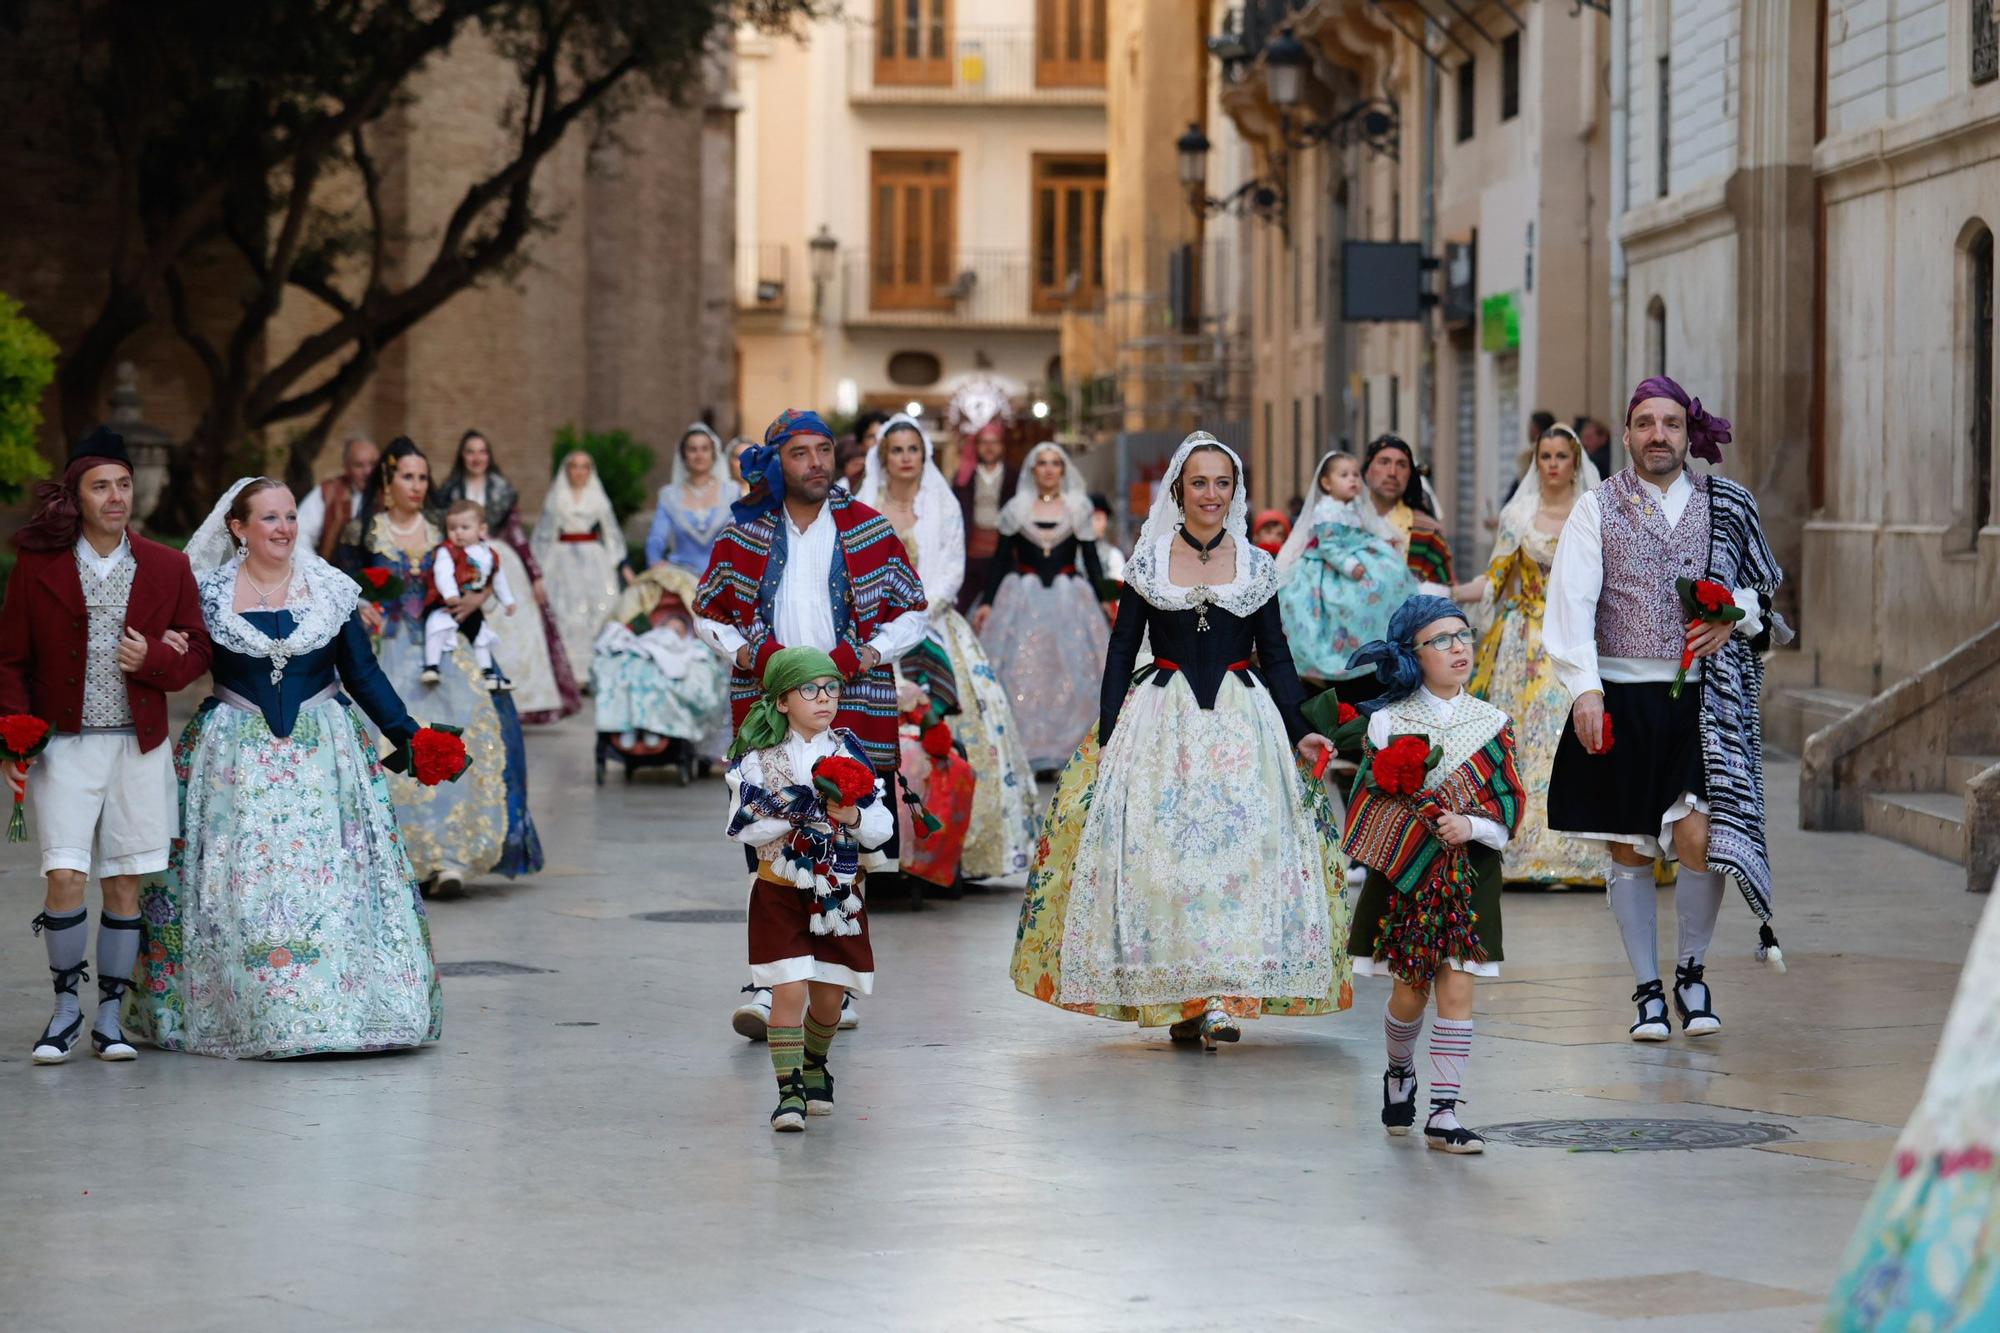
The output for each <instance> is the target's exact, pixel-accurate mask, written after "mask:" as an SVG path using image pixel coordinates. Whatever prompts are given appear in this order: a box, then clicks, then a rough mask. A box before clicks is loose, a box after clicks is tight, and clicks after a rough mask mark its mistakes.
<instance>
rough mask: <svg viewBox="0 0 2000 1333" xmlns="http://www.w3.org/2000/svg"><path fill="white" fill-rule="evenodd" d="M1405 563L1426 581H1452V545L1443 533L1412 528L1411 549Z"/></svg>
mask: <svg viewBox="0 0 2000 1333" xmlns="http://www.w3.org/2000/svg"><path fill="white" fill-rule="evenodd" d="M1404 563H1405V564H1407V565H1409V567H1410V572H1411V573H1412V574H1415V575H1416V576H1417V577H1418V578H1419V579H1421V580H1423V581H1424V582H1425V583H1443V584H1449V583H1450V582H1451V545H1450V543H1448V542H1446V541H1445V539H1444V534H1442V533H1437V532H1426V531H1424V530H1423V529H1422V528H1413V529H1411V530H1410V550H1409V554H1408V555H1407V556H1406V557H1405V560H1404Z"/></svg>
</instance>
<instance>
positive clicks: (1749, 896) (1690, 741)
mask: <svg viewBox="0 0 2000 1333" xmlns="http://www.w3.org/2000/svg"><path fill="white" fill-rule="evenodd" d="M1729 441H1730V434H1729V423H1728V422H1727V421H1725V420H1723V419H1722V418H1720V417H1716V416H1711V415H1710V414H1709V413H1707V412H1705V411H1703V410H1702V406H1701V400H1700V399H1698V398H1691V397H1689V395H1688V393H1687V391H1686V390H1684V389H1682V388H1681V386H1680V385H1678V384H1676V383H1674V382H1673V381H1672V380H1670V379H1667V378H1666V377H1665V376H1655V377H1654V378H1651V379H1648V380H1646V381H1645V382H1644V383H1643V384H1641V385H1640V386H1639V387H1638V388H1637V389H1636V390H1634V391H1633V394H1632V400H1631V402H1630V404H1628V405H1627V407H1626V409H1625V449H1626V452H1627V454H1628V455H1629V456H1630V458H1631V466H1630V467H1628V468H1626V469H1624V470H1623V471H1621V472H1618V473H1616V474H1615V475H1613V476H1612V477H1610V478H1609V479H1608V480H1607V481H1605V483H1604V484H1603V485H1602V486H1600V487H1598V488H1597V490H1595V491H1592V492H1589V493H1587V494H1585V495H1582V496H1580V497H1578V499H1577V502H1576V507H1575V508H1574V509H1572V510H1571V511H1570V516H1569V522H1568V524H1567V525H1565V526H1564V528H1563V532H1562V537H1561V539H1560V540H1559V541H1558V542H1557V545H1556V555H1555V564H1554V566H1553V568H1552V569H1551V570H1550V573H1549V590H1548V613H1547V616H1546V619H1545V621H1544V623H1543V627H1542V643H1543V646H1544V647H1545V648H1546V649H1547V650H1548V654H1549V657H1550V658H1551V659H1553V661H1554V662H1555V665H1556V672H1557V675H1558V676H1559V677H1560V678H1561V680H1562V683H1563V686H1564V688H1565V689H1567V690H1568V691H1569V693H1570V695H1571V698H1572V699H1573V700H1574V702H1573V704H1572V706H1571V710H1570V722H1569V725H1568V726H1567V727H1566V728H1565V729H1564V732H1563V737H1562V741H1561V743H1560V744H1559V745H1558V747H1557V749H1556V758H1555V769H1554V773H1553V774H1552V776H1551V779H1550V782H1549V827H1550V828H1551V829H1555V830H1557V831H1559V832H1564V833H1568V834H1569V835H1570V836H1572V837H1578V838H1587V839H1594V840H1597V841H1601V842H1603V843H1605V844H1606V845H1607V847H1608V848H1609V850H1610V853H1611V859H1612V868H1611V877H1610V881H1609V883H1608V885H1607V896H1608V897H1609V899H1610V904H1611V910H1612V914H1613V915H1614V916H1615V917H1616V918H1617V920H1618V928H1619V931H1620V933H1621V934H1622V935H1623V936H1624V941H1625V953H1626V956H1627V957H1628V958H1629V959H1630V961H1631V964H1632V974H1633V977H1634V979H1635V980H1636V981H1637V983H1638V989H1637V990H1636V991H1634V992H1633V994H1632V999H1633V1002H1634V1003H1635V1004H1637V1005H1638V1019H1637V1021H1636V1022H1634V1023H1633V1024H1632V1027H1631V1034H1632V1039H1633V1040H1634V1041H1665V1040H1666V1039H1667V1037H1668V1035H1669V1028H1668V1023H1667V1004H1666V996H1665V992H1664V990H1663V988H1662V985H1661V981H1660V962H1659V920H1658V909H1657V901H1656V900H1657V896H1658V890H1657V888H1656V887H1655V883H1654V879H1653V861H1654V858H1656V857H1665V858H1666V859H1668V860H1676V859H1677V860H1679V862H1680V875H1679V879H1678V881H1677V883H1676V885H1675V888H1674V908H1675V915H1676V916H1677V917H1678V919H1679V943H1678V945H1677V947H1676V949H1675V952H1674V957H1675V968H1674V1008H1675V1009H1676V1010H1677V1011H1678V1013H1679V1015H1680V1022H1681V1030H1682V1031H1683V1032H1685V1033H1686V1034H1687V1035H1689V1036H1702V1035H1704V1034H1706V1033H1710V1032H1717V1031H1720V1030H1721V1028H1722V1020H1721V1019H1719V1018H1718V1017H1716V1014H1715V1001H1714V996H1713V995H1712V994H1711V992H1710V990H1709V987H1708V984H1707V982H1706V981H1705V980H1704V979H1703V967H1704V963H1705V961H1706V958H1707V955H1708V946H1709V941H1710V940H1711V939H1712V938H1713V936H1714V934H1715V920H1716V916H1717V914H1718V913H1719V912H1720V911H1721V908H1722V897H1723V884H1722V875H1723V873H1724V872H1725V871H1726V872H1727V873H1728V874H1729V875H1730V876H1732V877H1733V878H1734V879H1735V880H1736V884H1737V887H1738V888H1739V889H1741V890H1742V892H1743V897H1744V899H1745V900H1746V901H1747V902H1748V903H1749V904H1750V908H1751V910H1752V911H1753V912H1755V913H1756V914H1757V916H1758V918H1759V920H1760V922H1761V923H1762V924H1761V926H1760V944H1759V947H1758V950H1757V952H1758V956H1759V957H1760V958H1764V959H1765V960H1766V961H1768V962H1770V963H1772V964H1773V965H1774V966H1778V967H1780V968H1782V966H1783V964H1782V961H1781V959H1782V955H1781V954H1780V953H1779V951H1778V948H1777V937H1776V936H1775V935H1773V934H1772V933H1771V925H1770V919H1771V866H1770V857H1769V853H1768V852H1767V850H1766V847H1765V841H1764V746H1763V732H1762V728H1761V726H1760V724H1759V722H1758V714H1757V702H1758V695H1759V694H1760V693H1761V692H1762V689H1763V683H1764V664H1763V659H1762V658H1761V657H1760V656H1759V655H1758V654H1759V653H1761V652H1762V651H1763V650H1764V649H1766V648H1768V647H1770V646H1771V645H1772V644H1773V643H1786V642H1789V641H1790V640H1791V637H1792V632H1791V629H1790V628H1789V627H1788V626H1787V625H1786V624H1785V623H1784V621H1783V619H1782V618H1781V617H1779V616H1778V615H1777V614H1776V613H1775V612H1774V611H1773V610H1772V609H1771V597H1772V595H1773V594H1774V593H1775V592H1776V591H1777V589H1778V584H1779V583H1780V581H1781V580H1782V579H1783V577H1784V575H1783V573H1782V572H1781V571H1780V570H1779V568H1778V562H1777V560H1776V558H1775V557H1774V556H1773V555H1772V554H1771V548H1770V545H1769V543H1768V542H1766V540H1765V537H1764V529H1763V525H1762V523H1761V522H1760V521H1759V519H1758V516H1757V502H1756V500H1755V499H1754V498H1753V497H1752V496H1751V494H1750V492H1749V491H1748V490H1746V489H1745V488H1744V487H1742V486H1740V485H1738V484H1736V483H1735V482H1732V481H1728V480H1725V479H1724V478H1722V477H1717V476H1703V475H1697V474H1695V473H1692V472H1690V471H1689V470H1688V466H1687V456H1688V454H1689V453H1691V452H1692V453H1693V454H1694V455H1695V456H1696V457H1698V458H1701V459H1704V460H1706V461H1707V462H1709V463H1711V464H1714V463H1719V462H1721V461H1722V450H1721V447H1720V446H1722V445H1724V444H1727V443H1729ZM1680 578H1688V579H1706V580H1709V581H1712V582H1714V583H1718V584H1720V585H1722V586H1723V587H1724V588H1727V589H1729V590H1730V591H1731V594H1732V597H1733V600H1734V603H1735V605H1736V606H1737V607H1739V608H1741V609H1742V611H1743V617H1742V619H1740V620H1737V621H1734V622H1709V621H1703V620H1695V621H1693V622H1692V623H1690V621H1689V619H1688V617H1687V615H1686V614H1685V612H1684V611H1683V610H1682V604H1681V598H1680V593H1679V590H1678V585H1677V580H1678V579H1680ZM1684 653H1685V654H1687V655H1690V656H1691V657H1692V659H1693V660H1692V665H1691V666H1690V667H1689V669H1688V672H1687V682H1688V683H1687V686H1686V688H1684V689H1682V690H1681V692H1680V694H1679V697H1678V698H1676V697H1674V687H1673V681H1674V676H1675V673H1676V672H1677V671H1678V670H1679V669H1680V666H1681V661H1682V657H1683V654H1684Z"/></svg>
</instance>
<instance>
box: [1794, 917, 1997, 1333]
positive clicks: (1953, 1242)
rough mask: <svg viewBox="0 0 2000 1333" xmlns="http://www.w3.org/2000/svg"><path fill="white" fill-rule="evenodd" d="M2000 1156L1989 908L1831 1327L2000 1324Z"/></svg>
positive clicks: (1852, 1250) (1857, 1244)
mask: <svg viewBox="0 0 2000 1333" xmlns="http://www.w3.org/2000/svg"><path fill="white" fill-rule="evenodd" d="M1995 902H2000V894H1997V895H1995ZM1997 1154H2000V907H1996V906H1994V905H1993V904H1988V906H1987V908H1986V912H1985V915H1984V916H1983V917H1982V918H1981V920H1980V923H1979V932H1978V934H1976V935H1975V936H1974V937H1973V941H1972V949H1971V952H1970V953H1969V954H1968V955H1967V957H1966V960H1965V971H1964V972H1963V973H1962V974H1961V976H1960V979H1959V983H1958V998H1957V999H1956V1000H1954V1001H1953V1002H1952V1006H1951V1017H1950V1018H1948V1019H1946V1020H1945V1027H1944V1036H1943V1038H1942V1039H1941V1040H1940V1041H1939V1042H1938V1049H1937V1056H1936V1058H1935V1059H1934V1060H1933V1061H1932V1063H1931V1074H1930V1079H1929V1081H1928V1082H1926V1083H1925V1085H1924V1095H1923V1100H1922V1101H1920V1102H1919V1103H1918V1104H1917V1109H1916V1112H1915V1113H1914V1114H1913V1115H1912V1116H1911V1117H1910V1123H1909V1124H1908V1125H1906V1126H1904V1128H1903V1133H1902V1137H1901V1138H1899V1139H1898V1140H1897V1141H1896V1155H1895V1157H1894V1158H1892V1159H1891V1161H1890V1163H1889V1166H1888V1169H1887V1170H1886V1171H1884V1172H1883V1174H1882V1179H1881V1181H1880V1183H1878V1184H1877V1185H1876V1187H1875V1194H1874V1197H1873V1198H1872V1199H1870V1200H1869V1203H1868V1210H1867V1212H1866V1213H1864V1214H1863V1215H1862V1218H1861V1225H1860V1226H1859V1227H1858V1228H1857V1229H1856V1231H1855V1233H1854V1239H1853V1240H1852V1241H1851V1242H1849V1244H1848V1248H1847V1256H1846V1259H1845V1260H1844V1261H1843V1262H1842V1264H1841V1273H1840V1277H1839V1278H1838V1279H1837V1280H1836V1281H1835V1282H1834V1286H1833V1297H1832V1301H1831V1303H1830V1305H1829V1307H1828V1310H1827V1316H1826V1325H1825V1326H1826V1328H1827V1329H1829V1330H1839V1331H1840V1333H1864V1331H1865V1333H1876V1331H1877V1330H1887V1329H1897V1330H1904V1329H1925V1330H1936V1331H1937V1333H1943V1331H1944V1330H1947V1329H1965V1330H1973V1329H1988V1328H1995V1327H2000V1156H1996V1155H1997Z"/></svg>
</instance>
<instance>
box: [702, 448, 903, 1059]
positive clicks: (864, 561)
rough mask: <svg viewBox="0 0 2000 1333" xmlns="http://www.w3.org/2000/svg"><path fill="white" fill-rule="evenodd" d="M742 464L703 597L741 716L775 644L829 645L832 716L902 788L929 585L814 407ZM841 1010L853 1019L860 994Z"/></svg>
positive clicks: (885, 857) (749, 1007)
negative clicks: (904, 720)
mask: <svg viewBox="0 0 2000 1333" xmlns="http://www.w3.org/2000/svg"><path fill="white" fill-rule="evenodd" d="M742 468H743V480H744V481H745V483H747V484H748V485H749V487H750V491H749V494H747V495H745V496H744V497H743V498H742V499H741V500H738V501H737V502H736V503H735V505H734V507H733V509H734V517H735V522H733V523H731V524H730V525H729V526H728V527H727V528H725V529H723V532H722V535H721V536H720V537H718V538H716V541H715V547H714V550H713V551H712V552H711V553H710V555H709V560H708V572H707V573H705V574H703V575H702V579H701V586H700V587H699V588H697V589H696V590H695V602H694V613H695V615H696V616H697V617H698V619H697V621H696V629H697V631H698V632H699V633H700V635H701V637H702V639H703V640H704V641H705V642H707V643H708V644H709V645H710V646H711V647H713V648H714V649H715V650H716V651H717V652H719V653H721V654H722V655H723V656H724V657H726V658H728V659H729V663H730V667H731V672H730V682H729V683H730V708H731V721H732V723H733V724H735V725H741V724H742V721H743V717H744V714H745V713H747V712H748V711H749V709H750V705H752V704H754V703H755V702H757V700H758V699H760V698H762V697H763V692H764V689H763V685H762V683H761V682H762V678H763V673H764V664H765V663H766V662H768V661H770V659H771V655H772V654H773V653H775V652H777V651H778V650H779V649H781V648H818V649H820V650H821V651H822V652H825V653H827V654H829V655H830V656H831V657H832V658H833V660H834V664H835V665H836V666H838V667H839V668H840V670H841V673H842V675H843V676H844V677H845V680H844V685H843V689H842V692H841V696H840V712H839V713H838V714H836V715H835V717H834V722H833V725H834V726H836V727H845V728H847V729H848V730H850V731H852V732H853V733H854V734H855V735H856V736H857V737H859V738H860V740H861V744H862V747H863V748H864V749H865V750H867V752H868V757H869V759H870V760H871V761H872V762H873V763H874V765H875V769H876V772H878V773H879V774H880V775H881V776H882V777H883V778H884V779H885V781H886V784H887V789H888V790H889V791H891V792H892V793H893V792H894V790H895V784H896V761H897V756H898V748H897V746H898V740H897V734H896V676H895V662H896V659H897V658H899V657H901V656H902V655H903V654H904V653H906V652H908V651H909V650H910V649H911V648H914V647H915V646H916V645H917V643H918V642H919V641H921V640H922V639H923V637H924V634H925V631H926V629H927V621H926V612H925V602H924V585H923V583H922V582H921V581H920V580H919V579H918V578H917V572H916V570H915V568H914V567H913V566H912V565H911V563H910V557H909V554H908V552H906V551H905V550H904V549H903V543H902V541H901V540H900V539H899V538H898V537H897V536H896V530H895V529H894V528H892V527H890V526H889V521H888V520H887V519H885V518H883V517H882V515H880V514H878V513H876V512H875V511H874V510H873V509H870V508H869V507H868V506H867V505H864V504H862V503H861V502H860V501H858V500H855V499H854V498H853V497H852V496H850V495H849V494H848V493H847V492H846V491H845V490H841V489H837V488H835V487H834V485H833V481H834V470H833V431H832V430H831V429H830V428H828V426H827V425H826V423H825V422H823V421H821V420H820V419H819V417H818V416H816V415H815V414H813V413H811V412H801V411H787V412H784V413H782V414H781V415H780V416H779V417H778V419H777V420H776V421H774V422H772V423H771V426H770V429H768V430H766V431H765V432H764V443H763V444H761V445H757V446H754V447H752V448H750V449H747V450H745V451H744V454H743V461H742ZM896 855H897V847H896V840H895V837H894V835H891V837H890V840H889V842H888V844H887V845H885V846H884V847H883V848H882V849H881V852H880V854H879V855H876V856H872V857H871V858H870V859H868V860H864V862H863V865H864V867H865V868H868V869H872V870H874V871H876V872H877V873H883V872H888V873H893V872H894V871H895V869H896ZM871 862H872V864H871ZM751 868H752V869H755V866H754V865H753V866H752V867H751ZM744 990H745V991H746V992H748V993H749V995H750V999H749V1000H748V1001H747V1002H746V1003H744V1004H743V1005H741V1006H740V1007H738V1009H737V1010H736V1011H735V1013H734V1015H732V1018H731V1023H732V1026H734V1027H735V1029H736V1030H737V1031H738V1032H740V1033H742V1034H743V1035H744V1036H746V1037H749V1038H751V1039H752V1040H756V1039H757V1038H760V1037H762V1036H763V1035H764V1029H765V1026H766V1023H767V1020H768V1019H769V1017H770V1009H771V993H770V991H768V990H763V989H758V988H757V987H755V986H746V987H744ZM841 1018H842V1023H841V1025H842V1026H843V1027H852V1026H853V1025H854V1020H853V1017H852V1007H851V1006H849V1007H847V1008H844V1009H843V1010H842V1014H841Z"/></svg>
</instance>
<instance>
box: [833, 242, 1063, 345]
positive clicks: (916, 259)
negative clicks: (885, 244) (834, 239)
mask: <svg viewBox="0 0 2000 1333" xmlns="http://www.w3.org/2000/svg"><path fill="white" fill-rule="evenodd" d="M1040 270H1041V266H1040V265H1038V264H1037V263H1036V262H1035V260H1034V258H1033V257H1032V256H1030V255H1026V254H1022V253H1020V252H1018V251H1012V252H1009V251H992V250H961V251H959V252H958V253H957V254H956V256H955V257H954V259H953V262H951V263H949V264H946V263H944V262H943V261H942V260H941V259H937V258H930V257H924V256H919V255H915V254H912V253H909V252H907V251H904V250H901V249H899V250H898V251H897V252H896V253H895V254H894V255H893V256H877V257H874V258H871V257H870V256H868V255H862V254H853V253H849V254H845V255H842V256H841V263H840V288H841V301H840V318H841V322H842V323H844V324H846V325H848V326H850V327H870V326H873V327H879V328H964V329H1048V330H1050V331H1051V332H1053V331H1054V329H1055V328H1056V325H1057V322H1058V321H1059V320H1060V318H1061V316H1062V312H1063V310H1064V309H1065V308H1067V307H1068V306H1069V305H1071V304H1090V303H1092V302H1094V300H1095V293H1093V292H1089V291H1086V290H1084V289H1083V286H1082V283H1081V275H1076V274H1072V275H1069V276H1068V278H1067V279H1066V280H1065V281H1062V282H1057V281H1055V275H1054V274H1053V273H1047V272H1042V271H1040Z"/></svg>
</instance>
